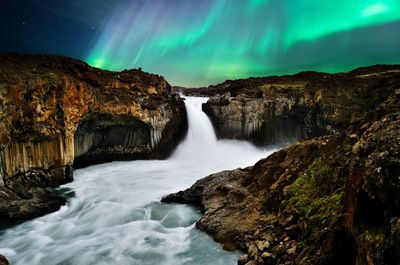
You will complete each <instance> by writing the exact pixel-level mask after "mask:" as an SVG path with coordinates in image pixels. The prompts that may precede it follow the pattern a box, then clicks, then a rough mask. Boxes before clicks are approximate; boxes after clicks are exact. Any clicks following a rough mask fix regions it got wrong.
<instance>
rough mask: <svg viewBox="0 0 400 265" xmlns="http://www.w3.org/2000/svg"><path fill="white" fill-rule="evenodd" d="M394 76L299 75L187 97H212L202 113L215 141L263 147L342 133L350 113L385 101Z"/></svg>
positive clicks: (377, 70) (376, 70) (390, 72)
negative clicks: (238, 140)
mask: <svg viewBox="0 0 400 265" xmlns="http://www.w3.org/2000/svg"><path fill="white" fill-rule="evenodd" d="M399 72H400V67H399V66H374V67H368V68H359V69H356V70H354V71H352V72H349V73H341V74H324V73H316V72H304V73H300V74H297V75H292V76H281V77H276V76H273V77H265V78H249V79H244V80H235V81H226V82H224V83H222V84H219V85H216V86H210V87H209V88H207V89H194V90H193V92H192V93H197V94H199V93H201V91H204V92H203V93H204V95H210V94H212V93H213V94H214V95H216V96H212V97H211V98H210V100H209V101H208V102H207V103H206V104H204V105H203V110H204V111H205V112H206V113H207V114H208V115H209V117H210V118H211V120H212V121H213V124H214V126H215V128H216V131H217V134H218V136H219V137H222V138H244V139H249V140H252V141H253V142H254V143H256V144H258V145H268V144H276V143H279V142H288V141H289V142H292V141H293V140H298V139H304V138H311V137H315V136H322V135H325V134H332V133H333V134H335V133H338V132H339V131H342V130H344V129H345V128H347V126H348V124H349V123H350V121H351V118H352V115H353V114H354V113H359V112H360V111H364V110H365V109H373V108H375V107H376V105H377V104H378V103H379V102H381V101H382V100H383V99H385V98H387V97H388V95H389V94H390V93H391V92H392V91H393V82H395V81H396V80H397V78H398V75H399ZM187 90H189V89H186V90H184V91H187ZM190 91H192V90H190ZM188 93H190V92H188Z"/></svg>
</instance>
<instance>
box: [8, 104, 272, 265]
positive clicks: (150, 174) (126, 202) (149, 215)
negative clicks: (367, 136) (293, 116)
mask: <svg viewBox="0 0 400 265" xmlns="http://www.w3.org/2000/svg"><path fill="white" fill-rule="evenodd" d="M205 101H206V99H205V98H187V99H186V109H187V112H188V119H189V131H188V135H187V137H186V139H185V140H184V141H183V142H182V143H181V144H180V145H179V146H178V147H177V149H176V150H175V152H174V153H173V154H172V156H171V157H170V158H169V159H167V160H148V161H131V162H113V163H107V164H102V165H96V166H91V167H88V168H84V169H79V170H76V171H75V172H74V178H75V180H74V181H73V182H72V183H69V184H67V185H63V186H61V187H60V188H59V189H58V190H59V192H61V193H63V194H64V195H65V196H67V197H68V203H67V205H65V206H63V207H61V209H60V210H59V211H57V212H55V213H52V214H49V215H46V216H43V217H40V218H36V219H34V220H31V221H27V222H24V223H22V224H19V225H16V226H14V227H11V228H8V229H4V230H1V231H0V253H2V254H3V255H5V256H6V257H7V258H8V259H9V261H10V262H11V264H13V265H22V264H29V265H35V264H37V265H39V264H40V265H46V264H48V265H61V264H63V265H69V264H71V265H78V264H82V265H89V264H93V265H94V264H96V265H97V264H107V265H108V264H137V265H146V264H148V265H151V264H157V265H159V264H165V265H167V264H171V265H179V264H194V265H196V264H199V265H200V264H204V265H209V264H213V265H217V264H221V265H227V264H228V265H229V264H232V265H233V264H236V259H237V256H238V253H237V252H226V251H223V250H222V248H221V246H220V245H219V244H218V243H215V242H214V241H213V240H212V238H211V237H209V236H208V235H206V234H204V233H202V232H200V231H198V230H196V228H195V225H194V224H195V222H196V220H198V219H199V218H200V217H201V213H200V211H199V209H197V208H194V207H191V206H187V205H178V204H162V203H160V202H159V201H160V199H161V198H162V196H164V195H167V194H169V193H172V192H176V191H179V190H182V189H185V188H187V187H189V186H190V185H192V184H193V183H194V182H195V181H196V180H197V179H199V178H202V177H204V176H207V175H209V174H212V173H215V172H219V171H221V170H226V169H235V168H238V167H245V166H249V165H252V164H254V163H255V162H257V161H258V160H259V159H260V158H262V157H265V156H267V155H268V154H269V153H270V151H265V150H262V149H259V148H256V147H254V146H253V145H252V144H250V143H248V142H245V141H235V140H217V139H216V136H215V133H214V130H213V127H212V124H211V123H210V121H209V119H208V117H207V116H206V115H205V114H204V113H203V112H202V111H201V104H202V103H203V102H205Z"/></svg>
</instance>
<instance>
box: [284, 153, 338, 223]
mask: <svg viewBox="0 0 400 265" xmlns="http://www.w3.org/2000/svg"><path fill="white" fill-rule="evenodd" d="M340 171H341V166H340V164H335V165H332V164H330V163H328V162H327V161H325V160H324V159H322V158H318V159H316V160H315V161H314V162H313V163H312V164H311V165H310V166H309V168H308V169H307V170H306V171H305V172H304V173H303V174H301V175H300V176H299V177H298V178H297V179H296V181H294V182H293V184H292V185H291V186H289V188H288V200H287V206H288V207H293V208H295V209H296V210H297V211H299V212H300V213H301V214H302V215H304V216H305V217H307V218H309V219H313V220H315V221H322V220H331V221H336V220H337V218H338V216H339V215H340V212H341V209H342V199H343V195H344V192H343V190H344V178H343V177H342V176H341V172H340Z"/></svg>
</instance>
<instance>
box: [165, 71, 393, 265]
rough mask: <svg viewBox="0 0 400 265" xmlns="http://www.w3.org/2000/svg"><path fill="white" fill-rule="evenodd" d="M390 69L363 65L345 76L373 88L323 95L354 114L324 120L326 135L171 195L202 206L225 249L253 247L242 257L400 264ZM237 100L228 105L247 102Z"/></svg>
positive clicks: (205, 224)
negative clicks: (358, 93)
mask: <svg viewBox="0 0 400 265" xmlns="http://www.w3.org/2000/svg"><path fill="white" fill-rule="evenodd" d="M376 70H378V72H376ZM381 70H382V67H375V68H374V67H372V68H370V69H359V70H357V71H354V72H352V74H351V75H354V77H352V78H350V79H346V80H348V82H350V81H352V82H355V83H353V85H352V86H351V87H352V88H354V89H356V88H360V89H361V88H364V89H365V90H362V91H364V92H363V93H362V94H361V95H363V96H362V97H361V98H360V99H357V98H355V97H353V96H352V97H351V99H352V101H345V100H344V99H343V98H341V101H339V102H337V101H338V95H337V93H334V95H335V96H332V97H330V98H326V97H325V96H323V97H322V98H321V100H322V99H324V102H325V103H324V104H327V105H328V106H329V105H330V104H333V105H335V106H340V108H339V109H341V111H342V112H343V113H342V112H338V113H342V115H339V116H338V117H340V119H339V120H342V117H346V119H344V120H343V122H341V123H329V122H328V123H325V124H327V125H331V129H330V130H328V128H326V130H323V131H322V133H326V135H325V136H322V137H316V138H312V139H309V140H305V141H302V142H297V143H296V144H293V145H291V146H289V147H287V148H284V149H282V150H280V151H277V152H275V153H273V154H272V155H271V156H269V157H267V158H266V159H263V160H260V161H259V162H258V163H257V164H256V165H254V166H253V167H249V168H245V169H237V170H233V171H225V172H220V173H217V174H214V175H211V176H208V177H206V178H204V179H201V180H199V181H198V182H196V183H195V184H194V185H193V186H192V187H191V188H189V189H187V190H185V191H181V192H178V193H176V194H172V195H169V196H167V197H165V198H164V199H163V201H165V202H180V203H193V204H197V205H200V207H201V208H202V210H203V212H204V216H203V217H202V218H201V219H200V220H199V221H198V222H197V227H198V228H200V229H201V230H203V231H206V232H207V233H210V234H211V235H213V237H214V238H215V240H217V241H219V242H221V243H222V244H223V245H224V246H225V248H226V249H241V250H243V251H245V252H246V254H245V255H243V256H242V257H240V259H239V264H247V265H254V264H301V265H303V264H304V265H313V264H315V265H317V264H318V265H320V264H324V265H327V264H332V265H333V264H344V265H347V264H348V265H364V264H368V265H378V264H379V265H395V264H399V262H400V254H399V253H400V249H399V246H400V241H399V238H400V225H399V224H400V212H399V203H400V197H399V192H398V191H399V189H400V72H399V71H397V70H393V69H392V70H387V69H386V70H387V71H384V72H382V71H381ZM371 71H372V72H371ZM340 78H341V77H340ZM357 79H361V81H357ZM334 84H336V83H334ZM343 84H344V85H346V87H349V84H345V83H343ZM363 84H364V86H363ZM331 86H332V85H331V84H330V85H328V87H331ZM336 91H347V92H348V90H347V89H346V90H343V89H340V88H337V90H336ZM351 91H353V90H351ZM295 93H297V89H295ZM325 93H328V91H326V92H325ZM343 97H344V98H346V97H345V96H343ZM223 100H228V99H224V97H221V99H218V100H217V102H220V103H219V104H221V101H223ZM229 100H230V101H228V102H227V103H226V104H222V106H223V107H224V106H229V105H231V104H232V106H233V105H234V103H233V102H232V101H239V100H238V99H232V98H229ZM257 100H259V99H257ZM260 100H261V99H260ZM358 100H359V102H358ZM331 101H332V102H331ZM343 102H347V104H344V103H343ZM354 102H355V103H354ZM337 103H340V104H337ZM212 104H214V105H213V106H212V107H215V106H216V107H215V109H218V108H219V107H218V106H217V105H216V104H218V103H213V102H210V103H209V105H212ZM277 104H278V103H277ZM318 104H320V103H318ZM336 104H337V105H336ZM354 104H355V105H354ZM319 109H321V108H319ZM232 111H233V110H232ZM239 112H240V111H239ZM216 113H217V115H221V114H220V113H218V112H216ZM327 113H330V112H327ZM327 113H324V112H322V113H321V114H320V117H324V116H323V114H327ZM332 113H335V112H332ZM226 115H228V113H227V112H226ZM234 115H235V113H233V114H232V116H233V117H234ZM253 115H254V113H253ZM232 116H231V117H232ZM326 117H328V118H329V117H330V116H329V115H328V116H326ZM335 117H336V116H335ZM328 121H329V119H328ZM335 124H337V125H340V126H339V127H336V126H334V125H335ZM323 128H324V127H320V129H323ZM331 130H337V131H335V132H334V133H332V131H331Z"/></svg>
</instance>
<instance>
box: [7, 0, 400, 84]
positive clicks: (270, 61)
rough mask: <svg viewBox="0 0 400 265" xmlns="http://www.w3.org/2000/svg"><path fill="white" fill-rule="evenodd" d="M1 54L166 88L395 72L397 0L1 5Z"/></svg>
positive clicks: (27, 1)
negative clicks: (152, 78)
mask: <svg viewBox="0 0 400 265" xmlns="http://www.w3.org/2000/svg"><path fill="white" fill-rule="evenodd" d="M0 30H1V36H2V37H1V41H0V52H23V53H40V54H60V55H67V56H71V57H74V58H77V59H80V60H83V61H86V62H87V63H89V64H91V65H93V66H96V67H100V68H103V69H109V70H123V69H129V68H137V67H142V68H143V70H145V71H147V72H153V73H157V74H161V75H163V76H165V77H166V79H167V80H168V81H169V82H170V83H171V84H174V85H184V86H202V85H209V84H212V83H218V82H221V81H224V80H225V79H237V78H244V77H250V76H266V75H271V74H291V73H296V72H299V71H302V70H318V71H327V72H338V71H346V70H350V69H352V68H354V67H357V66H365V65H371V64H376V63H390V64H393V63H400V0H351V1H350V0H193V1H192V0H63V1H54V0H24V1H22V0H2V1H1V3H0Z"/></svg>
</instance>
